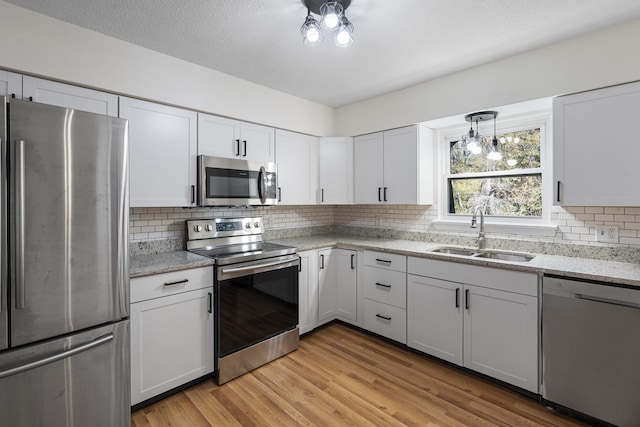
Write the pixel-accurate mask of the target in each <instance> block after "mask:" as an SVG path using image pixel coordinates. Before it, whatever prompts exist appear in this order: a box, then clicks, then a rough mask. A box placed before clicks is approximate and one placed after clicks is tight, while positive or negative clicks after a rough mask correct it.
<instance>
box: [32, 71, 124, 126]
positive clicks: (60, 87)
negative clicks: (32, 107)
mask: <svg viewBox="0 0 640 427" xmlns="http://www.w3.org/2000/svg"><path fill="white" fill-rule="evenodd" d="M22 88H23V97H24V99H29V98H31V99H32V100H33V101H36V102H41V103H43V104H49V105H56V106H58V107H65V108H74V109H76V110H82V111H88V112H90V113H96V114H105V115H107V116H112V117H118V96H117V95H114V94H111V93H106V92H100V91H98V90H93V89H87V88H83V87H79V86H73V85H68V84H64V83H58V82H53V81H51V80H44V79H38V78H36V77H31V76H24V78H23V80H22Z"/></svg>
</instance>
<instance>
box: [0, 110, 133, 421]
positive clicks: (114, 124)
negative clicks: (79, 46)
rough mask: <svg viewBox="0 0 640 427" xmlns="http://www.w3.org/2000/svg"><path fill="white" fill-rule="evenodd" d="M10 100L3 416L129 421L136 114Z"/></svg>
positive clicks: (1, 234)
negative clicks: (131, 142) (131, 143)
mask: <svg viewBox="0 0 640 427" xmlns="http://www.w3.org/2000/svg"><path fill="white" fill-rule="evenodd" d="M1 101H2V105H1V106H0V108H1V109H2V115H1V116H0V121H1V123H0V124H2V125H3V126H2V128H3V129H4V130H3V131H2V133H0V136H1V137H2V162H1V164H0V169H1V174H0V176H1V180H0V181H1V186H0V191H1V200H2V203H1V205H2V209H0V216H1V221H0V224H1V227H0V241H1V245H0V251H1V257H0V259H1V264H2V268H1V274H2V281H1V282H0V425H3V426H4V425H6V426H12V427H23V426H24V427H26V426H29V427H31V426H52V427H53V426H55V427H60V426H75V427H80V426H109V427H114V426H115V427H119V426H128V425H129V420H130V402H131V400H130V380H129V376H130V363H129V320H128V316H129V271H128V251H127V246H128V235H127V234H128V198H129V193H128V142H127V141H128V123H127V121H126V120H123V119H117V118H112V117H107V116H102V115H97V114H92V113H86V112H82V111H78V110H71V109H65V108H59V107H53V106H49V105H43V104H38V103H35V102H27V101H23V100H17V99H8V98H4V99H1Z"/></svg>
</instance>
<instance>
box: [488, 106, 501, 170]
mask: <svg viewBox="0 0 640 427" xmlns="http://www.w3.org/2000/svg"><path fill="white" fill-rule="evenodd" d="M497 116H498V113H497V112H496V111H493V139H492V140H491V146H492V148H491V151H489V153H487V159H489V160H496V161H497V160H502V153H501V152H500V151H499V150H498V137H497V136H496V117H497Z"/></svg>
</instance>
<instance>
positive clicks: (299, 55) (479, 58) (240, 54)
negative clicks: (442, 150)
mask: <svg viewBox="0 0 640 427" xmlns="http://www.w3.org/2000/svg"><path fill="white" fill-rule="evenodd" d="M7 1H8V2H9V3H13V4H15V5H18V6H22V7H25V8H27V9H31V10H34V11H36V12H40V13H43V14H45V15H48V16H51V17H54V18H57V19H60V20H63V21H67V22H70V23H73V24H76V25H79V26H81V27H85V28H88V29H91V30H94V31H97V32H100V33H103V34H106V35H109V36H112V37H115V38H118V39H121V40H125V41H128V42H131V43H134V44H136V45H139V46H143V47H146V48H149V49H152V50H155V51H158V52H162V53H166V54H168V55H171V56H174V57H178V58H181V59H184V60H187V61H189V62H193V63H196V64H199V65H202V66H205V67H208V68H211V69H214V70H218V71H221V72H223V73H226V74H230V75H233V76H236V77H239V78H241V79H244V80H248V81H252V82H255V83H257V84H260V85H263V86H267V87H270V88H273V89H276V90H279V91H282V92H286V93H289V94H292V95H296V96H299V97H301V98H304V99H308V100H311V101H315V102H318V103H320V104H324V105H327V106H330V107H339V106H342V105H347V104H350V103H353V102H357V101H360V100H363V99H367V98H370V97H373V96H376V95H381V94H384V93H387V92H391V91H394V90H397V89H402V88H405V87H408V86H411V85H414V84H416V83H420V82H423V81H426V80H430V79H433V78H435V77H438V76H442V75H445V74H449V73H452V72H456V71H459V70H462V69H465V68H469V67H473V66H475V65H478V64H482V63H486V62H489V61H493V60H496V59H499V58H503V57H506V56H509V55H513V54H515V53H519V52H523V51H526V50H529V49H532V48H535V47H538V46H542V45H545V44H549V43H553V42H555V41H559V40H562V39H565V38H569V37H572V36H576V35H579V34H583V33H587V32H590V31H593V30H596V29H599V28H602V27H605V26H609V25H613V24H617V23H620V22H623V21H626V20H631V19H637V18H640V1H638V0H393V1H392V0H352V3H351V6H350V7H349V8H348V10H347V17H348V18H349V20H350V21H351V22H352V23H353V25H354V26H355V30H354V39H355V41H354V43H353V45H352V46H351V47H348V48H338V47H336V46H334V45H333V40H331V39H330V38H325V40H324V42H323V43H322V44H321V45H319V46H316V47H307V46H304V45H303V44H302V38H301V34H300V26H301V25H302V23H303V22H304V18H305V16H306V8H305V7H304V5H303V4H302V1H301V0H7ZM542 71H543V70H542Z"/></svg>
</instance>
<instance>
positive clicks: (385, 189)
mask: <svg viewBox="0 0 640 427" xmlns="http://www.w3.org/2000/svg"><path fill="white" fill-rule="evenodd" d="M383 194H384V196H383V197H382V200H384V201H385V202H386V201H387V187H384V191H383Z"/></svg>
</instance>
